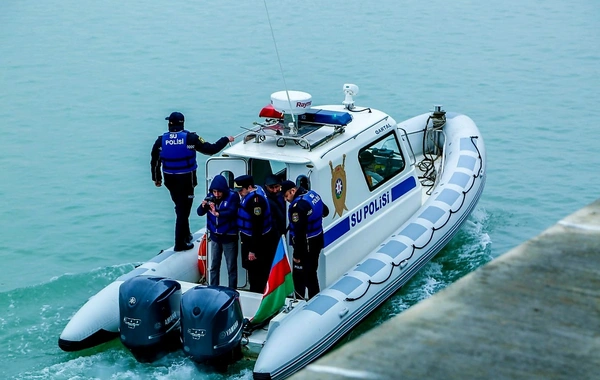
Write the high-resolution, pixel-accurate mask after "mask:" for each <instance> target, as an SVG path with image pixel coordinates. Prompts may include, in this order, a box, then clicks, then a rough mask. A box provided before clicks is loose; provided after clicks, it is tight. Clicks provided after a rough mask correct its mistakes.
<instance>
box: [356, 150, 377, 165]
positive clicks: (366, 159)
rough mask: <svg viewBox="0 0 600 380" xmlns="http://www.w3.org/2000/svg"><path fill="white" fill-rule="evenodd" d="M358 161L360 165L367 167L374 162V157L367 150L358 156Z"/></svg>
mask: <svg viewBox="0 0 600 380" xmlns="http://www.w3.org/2000/svg"><path fill="white" fill-rule="evenodd" d="M358 161H359V162H360V163H361V165H369V164H371V163H373V162H374V161H375V156H373V153H371V152H369V151H368V150H365V151H362V152H361V153H360V155H359V156H358Z"/></svg>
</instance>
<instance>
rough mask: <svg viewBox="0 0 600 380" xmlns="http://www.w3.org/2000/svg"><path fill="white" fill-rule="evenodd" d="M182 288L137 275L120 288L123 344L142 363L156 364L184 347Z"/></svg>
mask: <svg viewBox="0 0 600 380" xmlns="http://www.w3.org/2000/svg"><path fill="white" fill-rule="evenodd" d="M180 305H181V285H180V284H179V283H178V282H177V281H175V280H171V279H167V278H163V277H154V276H145V275H143V276H136V277H133V278H130V279H128V280H126V281H125V282H123V283H122V284H121V286H120V288H119V317H120V321H119V332H120V337H121V342H122V343H123V345H124V346H125V347H127V348H128V349H129V350H130V351H131V353H132V354H133V356H134V357H135V358H136V359H137V360H138V361H140V362H152V361H155V360H157V359H159V358H161V357H162V356H164V355H165V354H167V353H168V352H171V351H174V350H176V349H178V348H180V347H181V339H180V326H181V314H180V313H181V308H180Z"/></svg>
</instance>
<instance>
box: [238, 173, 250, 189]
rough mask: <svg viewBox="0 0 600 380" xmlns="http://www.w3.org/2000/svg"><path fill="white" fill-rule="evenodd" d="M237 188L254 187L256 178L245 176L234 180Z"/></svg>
mask: <svg viewBox="0 0 600 380" xmlns="http://www.w3.org/2000/svg"><path fill="white" fill-rule="evenodd" d="M234 181H235V187H248V186H254V178H252V176H251V175H248V174H244V175H241V176H239V177H236V178H235V179H234Z"/></svg>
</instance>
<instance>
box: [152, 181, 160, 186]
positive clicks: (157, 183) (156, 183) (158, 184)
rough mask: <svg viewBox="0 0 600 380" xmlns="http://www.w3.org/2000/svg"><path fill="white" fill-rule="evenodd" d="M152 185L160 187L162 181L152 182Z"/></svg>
mask: <svg viewBox="0 0 600 380" xmlns="http://www.w3.org/2000/svg"><path fill="white" fill-rule="evenodd" d="M154 185H156V187H161V186H162V181H154Z"/></svg>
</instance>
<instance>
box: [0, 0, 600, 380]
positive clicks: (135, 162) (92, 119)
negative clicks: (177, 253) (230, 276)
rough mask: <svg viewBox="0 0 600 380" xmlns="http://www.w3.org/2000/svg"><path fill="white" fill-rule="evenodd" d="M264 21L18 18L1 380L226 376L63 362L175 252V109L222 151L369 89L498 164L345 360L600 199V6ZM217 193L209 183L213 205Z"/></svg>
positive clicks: (0, 30) (278, 6) (132, 11)
mask: <svg viewBox="0 0 600 380" xmlns="http://www.w3.org/2000/svg"><path fill="white" fill-rule="evenodd" d="M266 5H267V9H265V2H264V1H262V0H260V1H259V0H246V1H237V2H228V1H210V0H206V1H201V2H200V1H198V2H194V1H181V0H174V1H169V2H165V1H156V0H149V1H146V2H123V1H115V0H106V1H101V2H97V1H89V0H83V1H74V0H62V1H56V0H48V1H43V2H39V1H32V0H21V1H4V2H3V3H2V5H1V6H0V10H1V12H0V125H1V126H2V129H1V131H2V138H0V173H1V176H2V182H1V184H0V202H1V205H2V206H1V207H0V258H1V263H2V274H1V275H0V375H2V377H3V378H16V379H90V378H93V379H147V378H154V379H167V378H168V379H222V378H225V377H227V376H225V375H222V374H218V373H215V372H214V371H212V370H211V369H210V368H206V367H203V366H198V365H195V364H193V363H192V362H191V361H190V360H188V359H186V358H185V357H184V355H183V354H182V353H173V354H171V355H169V356H167V357H166V358H164V359H162V360H161V361H159V362H157V363H153V364H140V363H137V362H136V361H135V360H134V359H133V357H132V355H131V354H130V353H129V352H128V351H127V350H126V349H124V348H123V346H122V345H121V344H120V342H119V341H118V340H116V341H112V342H109V343H107V344H104V345H101V346H99V347H96V348H94V349H91V350H86V351H83V352H77V353H66V352H63V351H61V350H60V349H59V348H58V345H57V340H58V336H59V335H60V333H61V331H62V329H63V328H64V326H65V325H66V324H67V322H68V320H69V318H70V317H71V316H72V315H73V314H74V313H75V312H76V311H77V310H78V309H79V307H80V306H81V305H82V304H83V303H84V302H85V301H86V300H87V298H88V297H90V296H92V295H94V294H95V293H96V292H97V291H99V290H100V289H102V288H103V287H104V286H105V285H107V284H109V283H110V282H112V281H113V280H114V279H115V278H116V277H118V276H119V275H121V274H124V273H127V272H128V271H130V270H131V269H132V268H134V266H135V265H136V264H139V263H141V262H144V261H146V260H147V259H148V258H149V257H151V256H152V255H154V254H155V253H158V252H159V251H160V249H162V248H166V247H168V246H170V245H171V244H172V243H173V228H174V212H173V205H172V202H171V200H170V198H169V196H168V193H167V191H166V189H164V187H163V188H156V187H155V186H154V184H153V182H152V181H151V177H150V165H149V161H150V148H151V146H152V143H153V142H154V140H155V139H156V137H157V136H158V135H159V134H161V133H162V132H163V131H164V130H165V128H166V122H165V120H164V117H165V116H167V115H168V114H169V113H170V112H172V111H175V110H177V111H181V112H182V113H184V114H185V116H186V127H187V128H188V129H190V130H194V131H197V132H198V133H199V134H200V135H201V136H202V137H204V138H205V139H206V140H208V141H216V140H217V139H218V138H219V137H221V136H223V135H234V134H237V133H240V132H241V131H243V129H241V128H242V127H250V126H251V125H252V124H251V123H252V122H253V121H256V120H258V112H259V110H260V109H261V108H262V107H263V106H264V105H266V104H268V103H269V101H270V94H271V93H273V92H276V91H281V90H285V89H289V90H299V91H305V92H308V93H310V94H312V96H313V102H314V103H315V104H339V103H341V102H342V100H343V92H342V85H343V84H344V83H355V84H357V85H358V86H359V88H360V92H359V95H358V96H356V97H355V100H356V103H357V104H358V105H361V106H369V107H374V108H378V109H381V110H383V111H385V112H388V113H389V114H391V115H392V116H393V117H394V118H395V119H396V120H397V121H401V120H404V119H407V118H409V117H412V116H415V115H417V114H421V113H424V112H428V111H431V110H432V109H433V106H434V105H436V104H442V105H443V107H444V109H446V110H448V111H456V112H462V113H465V114H467V115H469V116H470V117H471V118H472V119H473V120H474V121H475V122H476V123H477V125H478V126H479V128H480V130H481V132H482V134H483V137H484V140H485V143H486V147H487V155H488V170H487V185H486V189H485V191H484V193H483V196H482V198H481V201H480V202H479V204H478V206H477V208H476V209H475V210H474V212H473V214H472V215H471V217H470V218H469V219H468V220H467V222H466V224H465V225H464V227H463V228H462V229H461V230H460V231H459V232H458V234H457V235H456V237H455V238H454V239H453V240H452V241H451V242H450V244H449V245H448V246H447V247H446V248H444V249H443V250H442V252H441V253H440V254H439V255H438V256H437V257H436V258H435V259H434V260H432V261H431V262H430V263H429V264H428V265H427V266H426V267H425V268H424V269H423V270H422V271H421V272H420V273H418V274H417V275H416V276H415V277H414V278H413V279H412V280H411V281H410V282H409V283H408V284H407V285H406V286H405V287H404V288H403V289H402V290H400V291H399V292H397V293H396V294H395V295H394V296H393V297H392V298H391V299H389V300H388V301H387V302H386V303H384V304H383V305H382V306H381V307H380V308H379V309H378V310H377V311H376V312H375V313H373V314H372V315H371V316H370V317H369V318H367V319H366V320H365V321H364V322H363V323H361V324H360V325H359V326H358V327H357V328H356V329H354V330H353V331H352V332H351V333H350V335H349V336H348V337H347V338H345V339H344V341H343V342H341V343H340V344H343V343H344V342H346V341H348V340H349V339H353V338H355V337H356V336H358V335H360V334H363V333H365V332H367V331H368V330H369V329H371V328H373V327H375V326H377V325H378V324H380V323H382V322H383V321H385V320H387V319H389V318H391V317H392V316H394V315H396V314H398V313H401V312H402V311H403V310H405V309H407V308H409V307H410V306H411V305H414V304H415V303H416V302H419V301H420V300H423V299H425V298H427V297H428V296H430V295H431V294H433V293H435V292H437V291H439V290H440V289H443V288H444V287H446V286H448V285H449V284H451V283H452V282H454V281H456V280H457V279H459V278H460V277H462V276H464V275H466V274H468V273H469V272H471V271H473V270H476V269H477V268H478V267H480V266H481V265H484V264H485V263H487V262H489V261H490V260H493V259H494V258H496V257H498V256H500V255H502V254H504V253H505V252H507V251H508V250H510V249H511V248H513V247H515V246H516V245H518V244H520V243H522V242H523V241H525V240H527V239H530V238H532V237H534V236H535V235H537V234H539V233H540V232H541V231H543V230H544V229H545V228H547V227H549V226H550V225H552V224H553V223H555V222H556V221H557V220H559V219H561V218H563V217H564V216H566V215H568V214H570V213H572V212H574V211H576V210H577V209H579V208H581V207H582V206H584V205H586V204H588V203H590V202H592V201H594V200H595V199H596V198H598V195H599V193H598V189H599V188H600V176H598V175H597V171H598V168H599V167H600V158H599V156H600V155H598V148H599V147H600V144H599V143H598V141H597V140H598V138H597V131H598V126H597V125H596V123H597V121H598V114H599V112H598V108H599V107H600V95H599V94H600V92H599V91H598V82H599V80H598V78H599V77H600V59H599V54H600V53H599V51H600V22H599V21H598V20H600V6H599V5H598V2H597V1H592V0H572V1H560V0H545V1H542V0H529V1H517V0H506V1H502V2H482V1H473V0H455V1H442V0H431V1H426V2H418V1H410V2H409V1H397V0H380V1H360V0H344V1H337V0H330V1H324V0H323V1H314V0H313V1H311V0H307V1H303V2H292V1H272V0H267V1H266ZM267 10H268V13H267ZM267 14H268V15H269V17H268V16H267ZM200 161H201V169H200V173H199V174H200V175H199V176H200V178H203V169H202V167H203V165H202V163H203V162H204V157H201V158H200ZM204 191H205V188H204V183H203V181H201V184H200V186H199V187H198V188H197V194H203V193H204ZM198 202H199V200H197V201H196V203H195V207H196V206H197V205H198ZM191 223H192V226H193V228H194V229H197V228H200V227H202V226H203V225H204V220H203V219H202V218H199V217H197V216H195V215H193V216H192V217H191ZM251 373H252V362H250V361H242V362H240V363H238V364H237V365H235V366H234V367H233V368H231V370H230V372H229V374H228V376H231V377H233V378H238V379H249V378H251V376H252V375H251Z"/></svg>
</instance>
